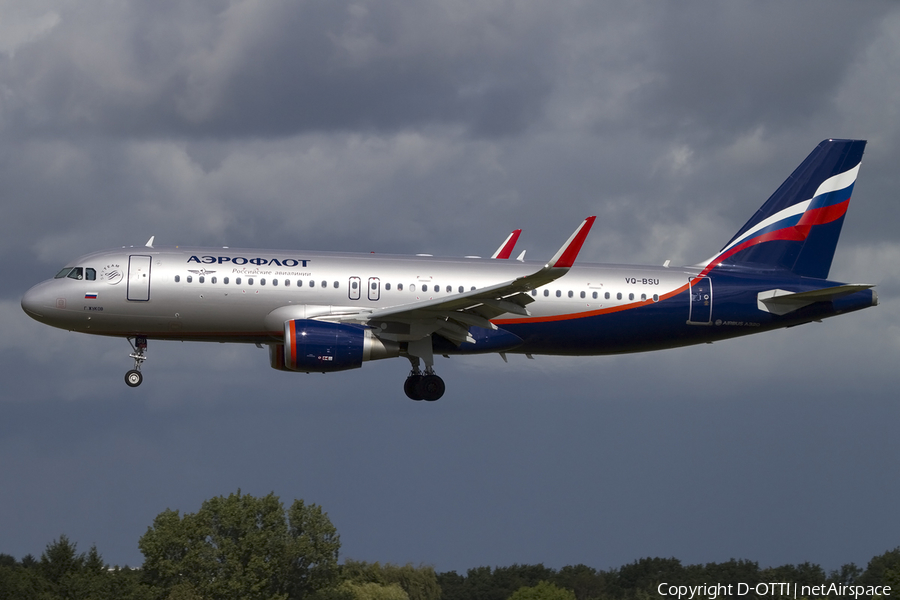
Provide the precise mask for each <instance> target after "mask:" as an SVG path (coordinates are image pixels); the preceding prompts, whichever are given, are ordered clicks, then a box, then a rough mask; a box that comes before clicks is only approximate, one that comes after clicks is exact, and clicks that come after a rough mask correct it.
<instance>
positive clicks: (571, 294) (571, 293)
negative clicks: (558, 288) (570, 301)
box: [569, 290, 575, 298]
mask: <svg viewBox="0 0 900 600" xmlns="http://www.w3.org/2000/svg"><path fill="white" fill-rule="evenodd" d="M574 295H575V294H574V293H573V292H572V290H569V298H571V297H572V296H574Z"/></svg>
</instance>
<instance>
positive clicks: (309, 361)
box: [269, 319, 400, 373]
mask: <svg viewBox="0 0 900 600" xmlns="http://www.w3.org/2000/svg"><path fill="white" fill-rule="evenodd" d="M399 354H400V349H399V347H398V346H397V344H394V343H391V342H384V341H382V340H379V339H377V338H375V337H374V336H373V335H372V333H371V331H369V330H368V329H366V328H365V327H362V326H359V325H346V324H343V323H327V322H323V321H314V320H311V319H291V320H289V321H285V323H284V344H273V345H271V346H270V347H269V361H270V363H271V365H272V368H274V369H278V370H279V371H300V372H303V373H331V372H333V371H346V370H348V369H358V368H359V367H361V366H362V363H363V361H366V360H374V359H377V358H389V357H391V356H399Z"/></svg>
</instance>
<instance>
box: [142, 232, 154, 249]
mask: <svg viewBox="0 0 900 600" xmlns="http://www.w3.org/2000/svg"><path fill="white" fill-rule="evenodd" d="M155 237H156V236H155V235H151V236H150V239H149V240H147V243H146V244H144V245H145V246H147V247H148V248H152V247H153V238H155Z"/></svg>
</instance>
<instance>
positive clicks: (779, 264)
mask: <svg viewBox="0 0 900 600" xmlns="http://www.w3.org/2000/svg"><path fill="white" fill-rule="evenodd" d="M865 146H866V142H865V141H864V140H825V141H823V142H822V143H821V144H819V145H818V147H816V149H815V150H813V151H812V153H811V154H810V155H809V156H808V157H807V158H806V160H804V161H803V163H801V165H800V166H799V167H797V169H795V170H794V172H793V173H792V174H791V176H790V177H788V179H787V180H786V181H785V182H784V183H783V184H781V186H780V187H779V188H778V190H776V191H775V193H774V194H772V196H771V197H770V198H769V200H768V201H767V202H766V203H765V204H763V206H762V208H760V209H759V210H758V211H757V212H756V214H755V215H753V217H752V218H751V219H750V220H749V221H747V223H746V224H745V225H744V226H743V227H742V228H741V230H740V231H738V232H737V234H735V236H734V237H733V238H731V240H730V241H729V242H728V243H727V244H726V245H725V247H724V248H722V250H721V251H720V252H719V254H718V255H716V256H715V257H714V258H713V259H711V260H710V261H709V262H708V263H707V265H706V267H707V268H706V270H707V271H708V270H709V269H712V268H713V267H715V266H717V265H719V264H723V265H741V266H756V267H759V268H783V269H787V270H789V271H791V272H793V273H794V274H795V275H799V276H803V277H815V278H820V279H825V278H827V277H828V271H829V270H830V269H831V261H832V258H833V257H834V250H835V248H836V246H837V242H838V238H839V237H840V233H841V226H842V225H843V222H844V215H845V214H846V212H847V207H848V206H849V203H850V195H851V193H852V192H853V185H854V183H855V182H856V176H857V174H858V173H859V167H860V163H861V161H862V155H863V151H864V150H865Z"/></svg>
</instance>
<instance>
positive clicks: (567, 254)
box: [550, 216, 597, 269]
mask: <svg viewBox="0 0 900 600" xmlns="http://www.w3.org/2000/svg"><path fill="white" fill-rule="evenodd" d="M596 219H597V217H596V216H593V217H588V218H587V219H585V220H584V222H583V223H582V224H581V225H580V226H579V227H578V229H576V230H575V233H573V234H572V237H571V238H570V239H569V242H568V243H567V245H566V247H565V249H564V250H563V251H562V254H561V255H560V257H559V258H558V259H557V260H556V261H555V262H554V263H553V264H552V265H550V266H552V267H556V268H562V269H568V268H569V267H571V266H572V265H573V264H575V257H577V256H578V253H579V252H581V247H582V246H583V245H584V240H585V239H587V235H588V233H590V231H591V227H592V226H593V225H594V221H595V220H596Z"/></svg>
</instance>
